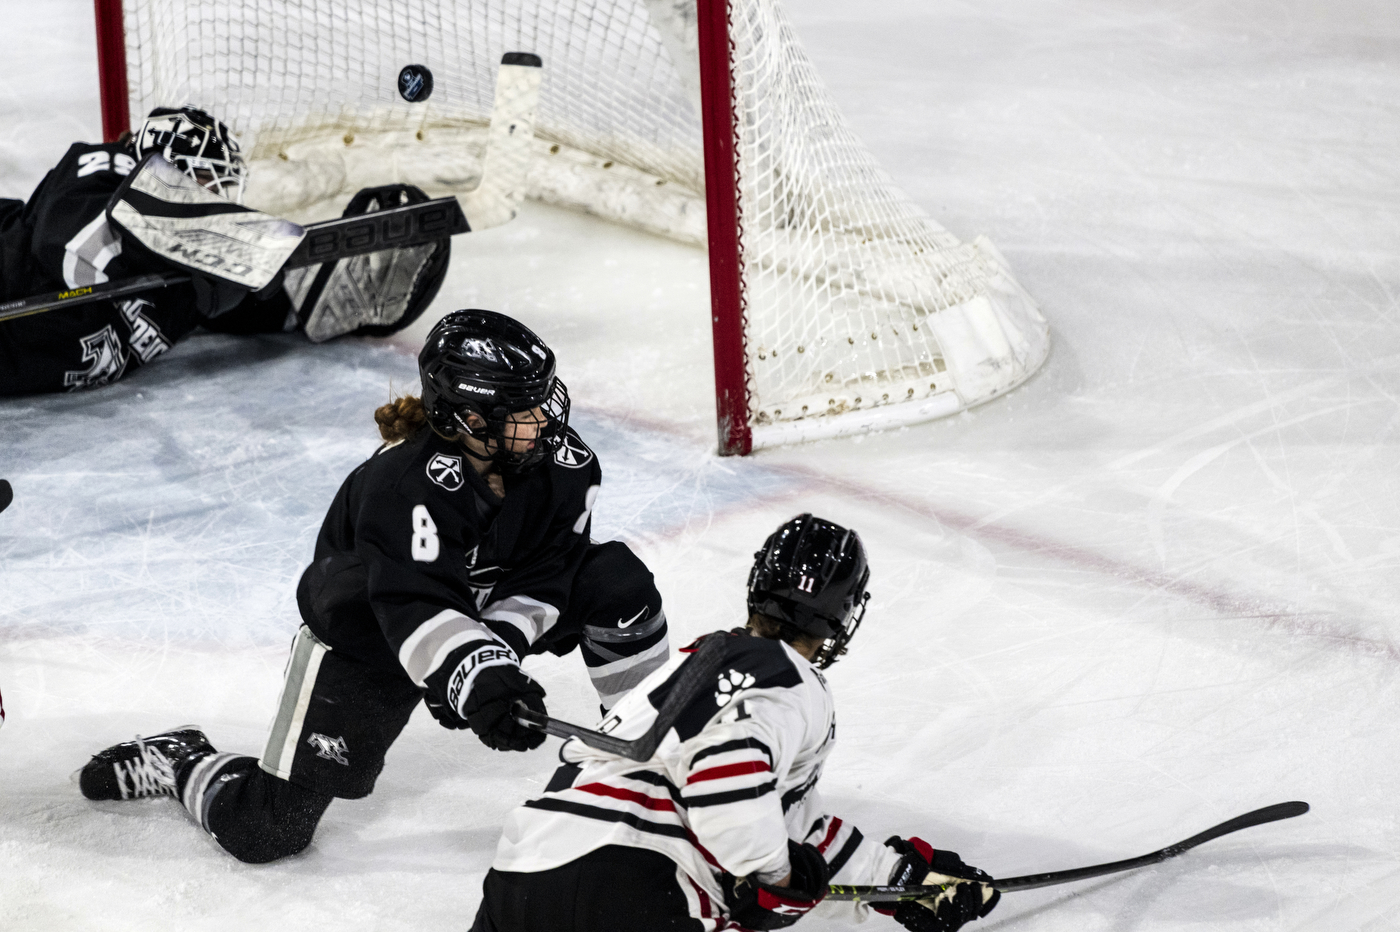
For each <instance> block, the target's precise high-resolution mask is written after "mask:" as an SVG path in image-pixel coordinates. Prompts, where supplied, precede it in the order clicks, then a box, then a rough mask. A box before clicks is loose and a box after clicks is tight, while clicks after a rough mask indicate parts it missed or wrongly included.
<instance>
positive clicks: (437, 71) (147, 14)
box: [97, 0, 1049, 453]
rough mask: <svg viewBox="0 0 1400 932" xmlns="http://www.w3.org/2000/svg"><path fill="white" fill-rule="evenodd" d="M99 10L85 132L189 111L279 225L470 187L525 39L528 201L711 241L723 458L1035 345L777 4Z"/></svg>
mask: <svg viewBox="0 0 1400 932" xmlns="http://www.w3.org/2000/svg"><path fill="white" fill-rule="evenodd" d="M97 6H98V41H99V53H100V54H99V64H100V66H101V72H102V80H103V87H102V92H103V119H104V132H105V133H106V134H107V136H108V138H109V139H110V138H115V137H116V135H118V134H119V133H120V132H122V131H123V130H125V129H127V128H128V127H129V126H130V125H131V123H132V121H133V120H139V119H140V117H141V115H143V114H144V113H146V112H147V111H148V110H150V109H151V108H152V107H155V106H179V105H181V104H185V103H190V104H194V105H196V106H199V107H203V108H205V109H207V110H209V111H210V112H212V113H214V114H216V115H217V116H219V117H220V118H222V119H223V120H225V121H226V122H227V123H229V124H230V125H231V126H232V127H233V129H234V130H235V131H236V132H237V133H239V134H240V135H241V137H242V138H243V142H244V147H245V151H246V152H247V154H248V155H249V157H250V160H251V162H252V166H253V169H252V174H251V182H250V188H249V194H248V200H249V202H250V203H252V204H254V205H255V206H257V207H259V208H261V209H264V210H269V211H274V212H281V213H284V214H287V215H291V216H293V217H296V216H298V215H299V213H300V215H304V213H305V211H307V210H308V209H309V208H310V207H311V206H312V205H314V204H316V203H318V202H324V201H326V200H327V199H332V198H336V197H345V196H348V195H349V194H350V193H352V192H353V191H355V190H357V189H358V188H360V187H362V186H365V185H369V184H383V183H387V182H391V181H403V182H409V183H413V184H417V185H419V186H420V187H423V188H424V189H426V190H428V191H429V193H433V194H441V193H446V192H449V191H462V190H467V189H470V188H471V187H472V186H474V185H475V184H476V183H477V181H478V179H479V177H480V175H481V163H482V157H483V152H484V148H485V141H486V138H487V133H486V126H487V123H488V122H489V119H490V114H491V108H492V101H493V88H494V82H495V76H496V70H497V65H498V63H499V62H500V60H501V57H502V54H503V53H505V52H510V51H524V52H533V53H535V54H537V55H539V56H540V57H541V58H542V59H543V61H544V81H543V88H542V92H541V98H540V104H539V111H538V114H537V118H536V123H535V143H534V145H535V148H536V151H535V154H534V156H533V159H532V166H531V168H530V172H529V184H528V195H529V196H531V197H534V198H538V199H540V200H543V201H546V202H550V203H554V204H559V205H563V206H566V207H570V208H574V209H578V210H582V211H586V212H589V213H592V214H596V215H598V216H602V217H605V218H608V219H610V220H613V221H617V222H620V223H625V224H629V225H632V226H635V227H638V228H641V229H643V230H646V231H649V232H652V233H655V234H658V235H662V236H667V237H671V238H674V239H677V240H680V241H683V242H688V243H693V244H696V245H701V246H707V247H708V249H709V251H710V265H711V294H712V303H713V308H714V314H713V324H714V331H715V374H716V387H717V410H718V419H719V432H720V449H721V452H725V453H747V452H749V450H750V449H752V448H756V447H762V446H769V445H773V444H779V443H788V442H795V441H799V440H806V439H814V438H819V437H830V436H840V435H843V434H850V433H857V432H861V431H866V430H872V429H881V428H886V427H890V426H894V425H900V424H908V423H914V422H917V421H922V420H928V419H930V418H934V417H939V416H943V415H947V414H951V413H954V412H957V411H960V410H963V409H964V408H967V407H969V406H971V405H974V404H978V403H980V402H983V401H986V400H988V399H990V398H993V397H996V396H997V395H1000V394H1002V393H1004V392H1006V391H1007V390H1009V389H1011V388H1013V387H1015V386H1016V385H1018V384H1019V383H1020V382H1022V381H1023V380H1025V379H1026V378H1027V377H1028V376H1029V375H1031V373H1033V372H1034V371H1035V370H1036V369H1037V368H1038V367H1039V365H1040V364H1041V362H1042V361H1043V360H1044V358H1045V355H1046V352H1047V349H1048V346H1049V338H1048V332H1047V327H1046V323H1045V320H1044V318H1043V317H1042V316H1041V314H1040V312H1039V311H1038V310H1037V308H1036V306H1035V302H1034V301H1033V300H1032V299H1031V298H1030V296H1029V295H1028V294H1027V293H1026V292H1025V291H1024V290H1023V289H1022V288H1021V287H1020V286H1019V285H1018V284H1017V282H1016V281H1015V279H1014V278H1013V277H1012V275H1011V272H1010V270H1009V268H1008V266H1007V263H1006V261H1005V259H1003V258H1002V256H1001V255H1000V254H999V253H998V251H997V250H996V249H995V248H994V247H993V246H992V245H991V243H990V242H988V241H987V240H986V239H985V238H982V237H978V238H977V239H975V240H973V241H971V242H962V241H960V240H959V239H958V238H957V237H955V236H953V235H952V234H951V233H949V232H948V231H946V230H944V229H943V228H942V227H941V226H939V225H938V224H937V223H936V222H935V221H933V220H932V219H930V218H929V217H928V216H927V215H926V214H925V213H924V212H923V211H922V210H920V209H919V208H918V207H917V206H916V205H915V204H914V203H913V202H912V201H910V200H909V199H908V198H907V197H906V196H905V195H904V194H902V193H901V192H900V191H899V190H898V189H896V188H895V186H894V185H893V184H892V182H891V180H890V178H889V177H888V175H886V173H885V172H884V171H882V170H881V168H880V167H879V165H878V164H877V163H876V162H875V160H874V159H873V158H872V157H871V155H870V154H869V152H868V151H867V150H866V149H865V148H864V146H863V145H862V144H861V143H860V142H859V141H858V140H857V139H856V138H855V136H854V135H853V134H852V133H851V131H850V130H849V129H848V128H847V126H846V124H845V121H844V120H843V118H842V116H841V114H840V112H839V110H838V108H837V107H836V105H835V103H834V102H833V101H832V99H831V97H830V95H829V94H828V92H827V91H826V90H825V88H824V87H823V85H822V82H821V80H820V79H819V77H818V76H817V74H816V72H815V70H814V68H813V66H812V64H811V62H810V61H809V60H808V59H807V57H806V56H805V54H804V53H803V51H802V48H801V46H800V45H799V43H798V41H797V39H796V37H795V35H794V33H793V30H792V28H791V26H790V24H789V23H788V21H787V18H786V16H785V14H784V12H783V9H782V7H781V6H780V5H779V0H728V2H724V0H698V2H697V0H455V2H454V0H393V2H390V0H97ZM409 64H418V65H424V66H426V67H427V68H428V69H429V70H430V71H431V73H432V76H433V81H434V87H433V93H432V95H431V96H430V97H429V98H428V99H427V100H426V101H424V102H417V103H410V102H408V101H407V100H405V99H404V98H403V97H402V96H401V94H400V93H399V88H398V79H399V75H400V71H401V69H402V68H404V66H406V65H409Z"/></svg>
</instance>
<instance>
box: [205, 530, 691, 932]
mask: <svg viewBox="0 0 1400 932" xmlns="http://www.w3.org/2000/svg"><path fill="white" fill-rule="evenodd" d="M666 645H667V630H666V616H665V614H664V613H663V612H662V611H661V595H660V593H658V592H657V591H656V586H655V583H654V582H653V580H652V576H651V572H650V571H649V570H648V569H647V568H646V564H644V563H642V561H641V560H640V559H638V558H637V556H636V555H635V554H633V553H632V551H631V550H630V549H628V547H627V545H626V544H623V543H620V542H617V541H611V542H608V543H604V544H595V545H593V546H591V547H590V548H589V551H588V555H587V556H586V557H585V558H584V562H583V565H582V566H580V568H579V571H578V575H577V576H576V577H575V579H574V586H573V591H572V592H571V594H570V599H569V607H568V608H567V609H566V610H565V611H564V613H563V614H561V615H560V618H559V621H558V623H557V624H556V625H555V627H554V629H553V630H552V631H551V632H550V636H549V637H548V638H547V639H545V641H542V642H541V643H539V644H536V645H535V648H536V650H549V651H551V652H553V653H557V654H561V655H562V654H565V653H568V652H569V651H570V650H572V649H573V648H574V647H575V646H579V648H580V653H581V654H582V655H583V659H584V662H585V665H586V667H587V669H588V672H589V675H590V678H591V680H592V681H593V684H594V686H595V687H596V688H597V689H598V692H599V694H600V696H601V695H611V694H612V693H613V691H617V690H621V691H625V689H627V688H630V686H631V684H632V682H633V681H634V680H635V679H640V678H641V676H642V675H644V672H645V671H646V670H649V669H654V668H655V667H658V666H660V665H661V664H662V663H664V662H665V659H666V657H665V653H666V650H667V648H666ZM422 695H423V694H422V691H421V690H420V689H419V688H418V687H417V686H416V685H414V684H413V682H412V681H411V680H409V678H408V676H407V674H404V673H403V672H402V671H400V672H399V673H397V674H392V673H389V672H387V671H386V670H385V669H382V668H380V667H377V666H373V665H371V664H368V663H365V662H363V661H361V660H357V659H355V658H354V657H353V656H351V655H350V654H349V653H346V652H343V651H339V650H336V649H335V647H334V646H333V645H331V646H328V645H326V644H325V643H324V642H322V641H321V640H319V639H318V638H317V637H316V636H315V635H313V634H312V633H311V631H310V630H309V629H308V628H307V627H305V626H303V627H302V629H301V631H300V632H299V633H298V635H297V637H296V639H295V641H294V642H293V645H292V656H291V658H290V660H289V661H288V663H287V672H286V678H285V682H284V685H283V689H282V701H281V703H280V708H279V710H278V713H277V715H276V716H275V718H274V720H273V726H272V732H271V734H270V735H269V736H268V742H267V746H266V749H265V750H264V751H263V756H262V759H261V761H258V760H255V759H254V758H252V757H237V758H232V759H230V760H229V761H228V762H227V763H223V764H220V765H218V769H217V770H215V771H213V772H203V771H199V770H197V773H198V776H196V777H194V778H192V779H195V780H197V781H199V785H197V786H194V787H193V788H192V791H191V792H190V793H188V794H184V795H188V796H190V797H191V798H193V799H196V800H198V801H199V802H198V804H197V805H198V807H199V809H200V811H199V812H195V813H192V814H193V815H194V816H195V818H196V819H197V820H200V824H201V825H203V827H204V828H205V829H206V830H207V831H208V832H209V833H210V834H211V835H213V836H214V838H215V839H216V840H217V841H218V842H219V844H220V845H222V846H223V847H224V849H225V850H227V851H228V852H229V853H230V854H232V855H233V856H234V857H236V858H238V859H239V860H240V861H248V862H251V863H263V862H266V861H273V860H276V859H277V858H281V857H286V856H288V855H292V854H296V853H298V852H300V851H301V850H303V849H304V848H305V847H306V846H307V845H308V844H310V843H311V837H312V835H313V833H314V832H315V830H316V824H317V823H318V822H319V821H320V819H321V816H322V815H323V814H324V813H325V811H326V807H327V806H329V805H330V801H331V800H332V799H333V798H336V797H340V798H344V799H358V798H361V797H364V796H368V795H369V794H370V793H371V792H372V791H373V789H374V783H375V780H376V779H377V778H378V776H379V773H380V771H382V770H383V768H384V757H385V755H386V753H387V752H388V750H389V748H390V746H391V745H393V743H394V741H395V740H396V739H397V738H398V736H399V734H400V732H402V731H403V729H404V726H405V725H407V724H408V719H409V716H410V715H412V713H413V711H414V709H415V708H417V707H418V705H419V704H420V702H421V700H422ZM473 743H475V742H473ZM183 789H184V788H182V793H183ZM668 863H669V862H668ZM677 928H683V927H677Z"/></svg>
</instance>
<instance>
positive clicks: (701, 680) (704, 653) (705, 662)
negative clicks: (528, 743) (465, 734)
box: [511, 631, 730, 761]
mask: <svg viewBox="0 0 1400 932" xmlns="http://www.w3.org/2000/svg"><path fill="white" fill-rule="evenodd" d="M727 637H730V635H728V634H726V633H725V632H722V631H719V632H716V633H714V634H709V635H706V636H705V637H703V638H701V639H700V642H699V644H698V645H697V646H696V648H695V652H694V653H693V654H691V656H690V659H689V660H688V661H687V662H686V663H685V664H683V665H682V666H681V668H680V670H679V673H678V675H677V676H676V682H675V684H674V685H673V686H672V687H671V691H670V692H669V693H667V694H666V698H665V699H664V700H663V701H662V703H661V708H660V709H658V710H657V712H656V721H655V722H653V723H652V725H651V728H649V729H647V733H646V734H644V735H642V736H641V737H640V738H635V739H633V740H631V741H628V740H626V739H624V738H617V737H614V736H613V735H608V734H604V733H603V732H601V731H594V730H593V729H591V728H584V727H583V726H581V725H574V724H572V723H570V722H564V721H560V720H559V719H557V718H550V717H549V716H548V715H543V714H541V713H539V712H536V711H534V710H533V709H530V708H529V707H528V706H526V705H525V703H523V702H516V703H515V705H514V707H513V708H512V709H511V711H512V712H513V713H514V715H515V720H516V721H518V722H519V723H520V724H522V725H525V726H527V727H529V728H535V729H538V730H539V731H543V732H544V733H545V734H549V735H554V736H555V737H556V738H565V739H568V738H577V739H579V740H580V741H582V742H583V743H584V744H586V745H588V746H589V747H591V748H597V749H598V750H600V751H607V752H608V753H609V754H616V755H617V756H618V757H625V758H627V759H628V760H635V761H647V760H651V756H652V755H653V754H655V753H656V749H657V747H658V746H659V745H660V744H661V739H663V738H665V737H666V732H668V731H670V730H671V726H672V725H674V724H675V723H676V719H677V718H679V717H680V714H681V712H683V711H684V710H685V707H686V706H688V705H690V703H691V702H693V701H695V699H696V697H698V696H699V695H700V694H701V693H703V692H704V691H705V690H706V689H710V688H712V687H713V683H714V679H715V677H717V676H718V675H719V668H720V667H721V666H723V664H724V639H725V638H727Z"/></svg>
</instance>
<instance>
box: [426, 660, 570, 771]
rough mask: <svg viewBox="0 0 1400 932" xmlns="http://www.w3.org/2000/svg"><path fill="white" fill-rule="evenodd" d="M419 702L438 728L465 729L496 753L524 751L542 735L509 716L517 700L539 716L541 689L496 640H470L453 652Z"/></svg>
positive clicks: (531, 747) (541, 701)
mask: <svg viewBox="0 0 1400 932" xmlns="http://www.w3.org/2000/svg"><path fill="white" fill-rule="evenodd" d="M424 685H425V686H426V687H427V694H426V695H424V697H423V704H424V705H426V706H427V707H428V711H429V712H431V713H433V718H435V719H437V720H438V724H440V725H442V726H443V727H444V728H470V729H471V730H472V731H474V732H476V735H477V737H478V738H480V739H481V743H482V744H484V745H486V746H487V747H488V748H491V749H493V750H496V751H529V750H531V749H533V748H537V747H539V746H540V745H541V744H543V743H544V737H545V736H544V732H541V731H536V730H535V729H533V728H526V727H525V726H524V725H521V724H520V723H519V722H517V721H516V720H515V716H513V715H511V714H510V707H511V704H512V703H514V702H515V701H516V700H517V699H518V700H520V701H522V702H524V703H525V704H526V705H527V706H529V707H530V708H531V709H533V710H535V711H536V712H540V713H541V714H543V713H544V711H545V707H544V687H543V686H541V685H540V684H539V683H536V682H535V681H534V680H532V679H530V677H528V676H526V675H525V671H523V670H521V669H520V663H519V661H518V660H516V658H515V652H514V651H512V650H511V649H510V648H509V647H507V646H506V645H504V644H502V643H501V642H500V641H496V640H491V641H475V642H473V643H471V644H469V645H467V646H466V647H463V648H459V649H458V650H456V651H453V652H452V654H451V655H450V656H449V657H448V659H447V662H446V663H444V664H443V665H442V666H441V667H439V668H438V669H437V671H436V672H434V673H433V674H432V675H431V676H429V677H428V679H427V681H426V682H425V683H424Z"/></svg>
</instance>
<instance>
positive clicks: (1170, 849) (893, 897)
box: [826, 801, 1308, 903]
mask: <svg viewBox="0 0 1400 932" xmlns="http://www.w3.org/2000/svg"><path fill="white" fill-rule="evenodd" d="M1307 811H1308V804H1307V803H1304V802H1296V801H1295V802H1287V803H1275V804H1274V805H1272V806H1265V807H1264V808H1263V809H1255V810H1254V811H1253V812H1246V813H1245V814H1244V815H1239V816H1235V817H1234V818H1233V819H1230V820H1228V821H1225V822H1221V823H1220V824H1219V825H1215V826H1212V827H1211V828H1208V829H1206V830H1205V831H1204V832H1201V833H1200V834H1197V835H1192V836H1191V837H1190V838H1187V839H1185V840H1184V841H1179V842H1177V843H1176V844H1174V845H1167V847H1165V848H1158V849H1157V850H1156V851H1153V852H1151V853H1149V854H1144V855H1141V856H1139V857H1135V858H1128V859H1127V860H1124V861H1111V862H1109V863H1107V864H1095V865H1093V866H1092V867H1076V868H1072V869H1070V870H1063V871H1051V872H1050V873H1047V874H1026V875H1024V876H1022V877H1006V878H1004V879H1001V880H993V881H991V885H992V886H993V887H994V888H996V889H997V890H1001V891H1002V892H1003V893H1009V892H1013V891H1016V890H1034V889H1036V888H1037V887H1051V886H1055V885H1056V884H1062V883H1073V882H1074V881H1076V880H1088V879H1089V878H1091V877H1102V876H1103V875H1104V874H1116V873H1118V872H1119V871H1129V870H1133V869H1134V868H1138V867H1147V866H1148V865H1151V864H1158V863H1160V862H1162V861H1165V860H1167V859H1168V858H1174V857H1176V856H1177V855H1178V854H1181V853H1182V852H1185V851H1189V850H1191V849H1192V848H1194V847H1196V846H1197V845H1203V844H1205V843H1206V842H1208V841H1211V840H1212V839H1215V838H1219V837H1220V836H1221V835H1228V834H1230V833H1231V832H1238V831H1239V830H1240V829H1244V828H1250V827H1252V826H1255V825H1264V824H1265V823H1268V822H1277V821H1278V820H1280V819H1291V818H1294V817H1295V816H1300V815H1302V814H1303V813H1305V812H1307ZM943 889H944V888H943V887H942V886H941V885H932V886H904V887H894V886H885V887H881V886H868V887H866V886H848V885H845V884H832V885H831V886H829V887H827V894H826V898H827V899H828V900H859V901H861V902H865V903H895V902H899V901H900V900H917V899H922V898H923V897H926V896H936V895H937V894H938V893H940V892H941V891H942V890H943Z"/></svg>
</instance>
